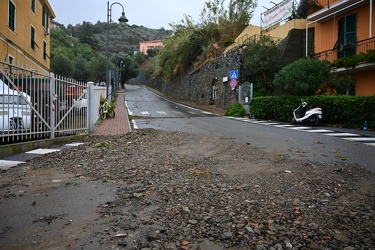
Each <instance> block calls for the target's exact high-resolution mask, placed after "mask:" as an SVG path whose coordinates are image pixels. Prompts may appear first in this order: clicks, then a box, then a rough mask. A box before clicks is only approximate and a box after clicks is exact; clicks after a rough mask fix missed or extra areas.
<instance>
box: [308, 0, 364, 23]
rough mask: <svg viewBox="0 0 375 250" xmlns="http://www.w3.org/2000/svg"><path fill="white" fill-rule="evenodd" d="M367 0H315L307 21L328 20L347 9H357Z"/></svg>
mask: <svg viewBox="0 0 375 250" xmlns="http://www.w3.org/2000/svg"><path fill="white" fill-rule="evenodd" d="M366 3H367V4H368V1H367V0H315V2H314V6H312V7H310V8H309V11H308V13H310V14H309V15H308V17H307V19H308V20H309V21H316V22H322V21H325V20H327V19H330V18H331V17H330V16H332V15H333V14H335V15H336V16H337V15H340V14H341V13H344V12H346V11H347V10H348V9H353V8H358V7H360V6H362V5H364V4H366Z"/></svg>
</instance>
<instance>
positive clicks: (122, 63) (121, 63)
mask: <svg viewBox="0 0 375 250" xmlns="http://www.w3.org/2000/svg"><path fill="white" fill-rule="evenodd" d="M123 65H124V61H123V60H121V62H120V67H119V68H120V80H119V81H118V82H119V83H120V85H121V86H122V84H121V70H122V66H123ZM120 85H119V88H120Z"/></svg>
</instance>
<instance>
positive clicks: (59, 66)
mask: <svg viewBox="0 0 375 250" xmlns="http://www.w3.org/2000/svg"><path fill="white" fill-rule="evenodd" d="M51 71H52V72H54V73H55V74H57V75H60V76H65V77H70V78H72V77H73V72H74V71H73V66H72V61H71V60H70V59H69V58H68V57H67V56H66V55H64V54H59V55H57V56H54V57H53V58H52V59H51Z"/></svg>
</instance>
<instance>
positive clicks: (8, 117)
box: [0, 80, 31, 133]
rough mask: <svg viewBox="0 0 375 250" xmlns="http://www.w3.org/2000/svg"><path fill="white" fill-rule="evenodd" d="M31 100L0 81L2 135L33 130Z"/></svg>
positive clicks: (0, 123) (0, 130)
mask: <svg viewBox="0 0 375 250" xmlns="http://www.w3.org/2000/svg"><path fill="white" fill-rule="evenodd" d="M30 104H31V98H30V96H29V95H27V94H26V93H24V92H21V93H20V92H18V91H16V90H12V89H10V88H9V87H8V85H6V84H4V83H3V81H2V80H0V133H13V132H15V131H20V130H30V128H31V108H30Z"/></svg>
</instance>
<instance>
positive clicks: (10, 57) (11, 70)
mask: <svg viewBox="0 0 375 250" xmlns="http://www.w3.org/2000/svg"><path fill="white" fill-rule="evenodd" d="M8 62H9V74H10V75H12V74H13V72H14V69H13V63H14V58H13V57H12V56H9V57H8Z"/></svg>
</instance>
